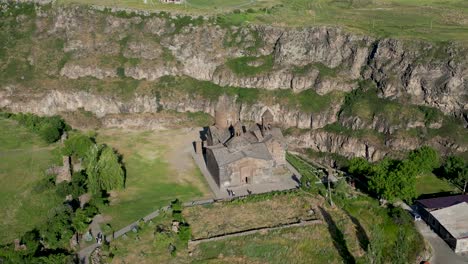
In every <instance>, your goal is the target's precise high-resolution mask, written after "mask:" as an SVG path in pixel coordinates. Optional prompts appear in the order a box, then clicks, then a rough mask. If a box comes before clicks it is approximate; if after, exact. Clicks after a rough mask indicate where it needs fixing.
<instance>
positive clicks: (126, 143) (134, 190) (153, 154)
mask: <svg viewBox="0 0 468 264" xmlns="http://www.w3.org/2000/svg"><path fill="white" fill-rule="evenodd" d="M196 133H198V132H197V130H193V131H184V130H167V131H128V130H122V129H103V130H98V134H97V141H98V142H99V143H105V144H107V145H109V146H112V147H113V148H115V149H116V150H117V151H118V152H119V153H120V154H122V157H123V163H124V165H125V170H126V182H125V189H124V190H122V191H114V192H111V197H110V200H111V205H110V206H108V207H104V208H102V213H103V214H104V215H105V216H106V219H108V220H109V223H110V224H111V226H112V227H113V228H114V229H120V228H122V227H124V226H126V225H128V224H130V223H132V222H134V221H136V220H138V219H140V218H142V217H144V216H146V215H147V214H149V213H151V212H152V211H154V210H156V209H159V208H160V207H162V206H166V205H168V204H169V202H170V201H172V200H174V199H175V198H179V199H181V200H183V201H188V200H192V199H201V198H207V197H210V195H211V193H210V190H209V187H208V186H207V185H206V183H205V180H204V178H203V175H202V174H201V172H200V171H199V170H198V168H197V167H196V166H195V163H194V162H193V161H192V158H191V156H190V154H189V152H187V151H188V149H189V148H190V147H191V142H192V140H193V139H195V135H194V134H196Z"/></svg>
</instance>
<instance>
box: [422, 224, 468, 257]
mask: <svg viewBox="0 0 468 264" xmlns="http://www.w3.org/2000/svg"><path fill="white" fill-rule="evenodd" d="M416 227H417V229H418V231H419V233H421V235H422V236H423V237H424V239H426V240H427V241H428V242H429V244H431V247H432V258H431V260H430V263H433V264H448V263H450V264H467V263H468V256H461V255H457V254H455V252H453V250H452V249H451V248H450V247H449V246H448V245H447V243H445V241H444V240H443V239H442V238H440V237H439V236H438V235H437V234H436V233H434V232H433V231H432V230H431V229H430V228H429V226H428V225H427V224H426V223H425V222H424V221H417V222H416Z"/></svg>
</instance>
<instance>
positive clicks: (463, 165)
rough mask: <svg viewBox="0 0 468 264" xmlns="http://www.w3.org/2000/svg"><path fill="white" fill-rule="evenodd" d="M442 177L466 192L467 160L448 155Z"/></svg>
mask: <svg viewBox="0 0 468 264" xmlns="http://www.w3.org/2000/svg"><path fill="white" fill-rule="evenodd" d="M443 174H444V177H445V178H447V179H449V180H450V181H452V182H453V183H455V184H457V185H458V186H460V188H461V189H462V190H463V192H466V189H467V186H468V162H467V161H466V160H464V159H463V158H461V157H457V156H450V157H448V158H447V161H446V162H445V164H444V166H443Z"/></svg>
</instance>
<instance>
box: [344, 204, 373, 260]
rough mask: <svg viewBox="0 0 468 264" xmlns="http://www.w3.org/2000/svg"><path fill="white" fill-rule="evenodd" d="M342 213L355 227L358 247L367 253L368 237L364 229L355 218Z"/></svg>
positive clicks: (347, 213)
mask: <svg viewBox="0 0 468 264" xmlns="http://www.w3.org/2000/svg"><path fill="white" fill-rule="evenodd" d="M344 211H345V212H346V215H348V217H349V218H350V219H351V221H352V222H353V224H354V226H355V227H356V236H357V238H358V240H359V245H360V246H361V248H362V250H364V251H367V248H368V246H369V237H368V236H367V233H366V230H365V229H364V227H362V225H361V223H360V222H359V220H358V219H357V218H356V217H354V216H352V215H351V214H350V213H349V212H348V211H346V210H344Z"/></svg>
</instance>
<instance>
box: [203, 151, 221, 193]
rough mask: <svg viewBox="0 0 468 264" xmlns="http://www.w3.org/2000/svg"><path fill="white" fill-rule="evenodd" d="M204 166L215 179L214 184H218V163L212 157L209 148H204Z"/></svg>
mask: <svg viewBox="0 0 468 264" xmlns="http://www.w3.org/2000/svg"><path fill="white" fill-rule="evenodd" d="M206 167H207V168H208V171H209V172H210V173H211V176H212V177H213V179H214V180H215V182H216V184H218V186H220V173H219V167H218V163H217V162H216V159H215V157H214V154H213V151H212V150H211V149H206Z"/></svg>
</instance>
